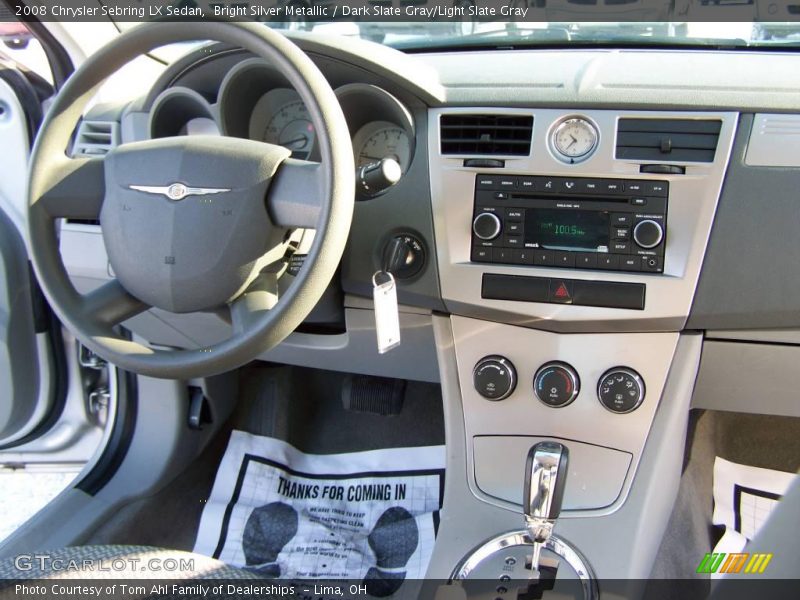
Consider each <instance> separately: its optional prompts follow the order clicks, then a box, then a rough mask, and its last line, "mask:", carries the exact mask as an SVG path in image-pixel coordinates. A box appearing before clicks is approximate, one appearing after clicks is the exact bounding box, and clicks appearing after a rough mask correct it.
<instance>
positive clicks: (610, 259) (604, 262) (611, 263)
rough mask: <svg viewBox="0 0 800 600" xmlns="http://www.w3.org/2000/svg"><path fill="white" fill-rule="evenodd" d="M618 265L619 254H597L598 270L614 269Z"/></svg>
mask: <svg viewBox="0 0 800 600" xmlns="http://www.w3.org/2000/svg"><path fill="white" fill-rule="evenodd" d="M618 265H619V254H598V255H597V268H598V269H616V268H617V266H618Z"/></svg>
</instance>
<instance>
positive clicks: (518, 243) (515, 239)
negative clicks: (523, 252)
mask: <svg viewBox="0 0 800 600" xmlns="http://www.w3.org/2000/svg"><path fill="white" fill-rule="evenodd" d="M506 246H508V247H509V248H522V246H523V243H522V236H521V235H507V236H506Z"/></svg>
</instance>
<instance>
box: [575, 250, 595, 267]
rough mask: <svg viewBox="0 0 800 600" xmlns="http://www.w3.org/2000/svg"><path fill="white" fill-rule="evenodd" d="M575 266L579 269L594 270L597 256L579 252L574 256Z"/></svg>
mask: <svg viewBox="0 0 800 600" xmlns="http://www.w3.org/2000/svg"><path fill="white" fill-rule="evenodd" d="M575 266H576V267H578V268H579V269H596V268H597V254H595V253H594V252H579V253H578V254H577V255H576V256H575Z"/></svg>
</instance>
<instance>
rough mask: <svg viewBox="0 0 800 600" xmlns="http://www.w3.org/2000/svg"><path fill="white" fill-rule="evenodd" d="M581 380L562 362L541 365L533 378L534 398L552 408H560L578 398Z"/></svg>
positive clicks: (573, 370)
mask: <svg viewBox="0 0 800 600" xmlns="http://www.w3.org/2000/svg"><path fill="white" fill-rule="evenodd" d="M580 389H581V380H580V378H579V377H578V374H577V373H576V372H575V369H573V368H572V367H571V366H569V365H568V364H567V363H563V362H557V361H554V362H549V363H545V364H543V365H542V366H541V367H539V370H538V371H536V375H534V377H533V391H534V393H535V394H536V397H537V398H539V400H541V401H542V402H544V403H545V404H547V405H548V406H552V407H553V408H561V407H563V406H566V405H567V404H569V403H571V402H572V401H573V400H575V398H576V397H577V396H578V392H579V391H580Z"/></svg>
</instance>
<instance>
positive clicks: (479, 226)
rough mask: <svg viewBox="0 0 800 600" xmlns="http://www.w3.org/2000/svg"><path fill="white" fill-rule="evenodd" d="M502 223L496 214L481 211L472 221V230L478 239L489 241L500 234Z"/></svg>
mask: <svg viewBox="0 0 800 600" xmlns="http://www.w3.org/2000/svg"><path fill="white" fill-rule="evenodd" d="M502 228H503V224H502V223H500V219H499V218H498V217H497V215H496V214H494V213H490V212H482V213H481V214H479V215H478V216H477V217H475V220H474V221H472V231H473V233H475V236H476V237H478V238H479V239H482V240H485V241H487V242H488V241H489V240H493V239H494V238H496V237H497V236H498V235H500V231H501V230H502Z"/></svg>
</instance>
